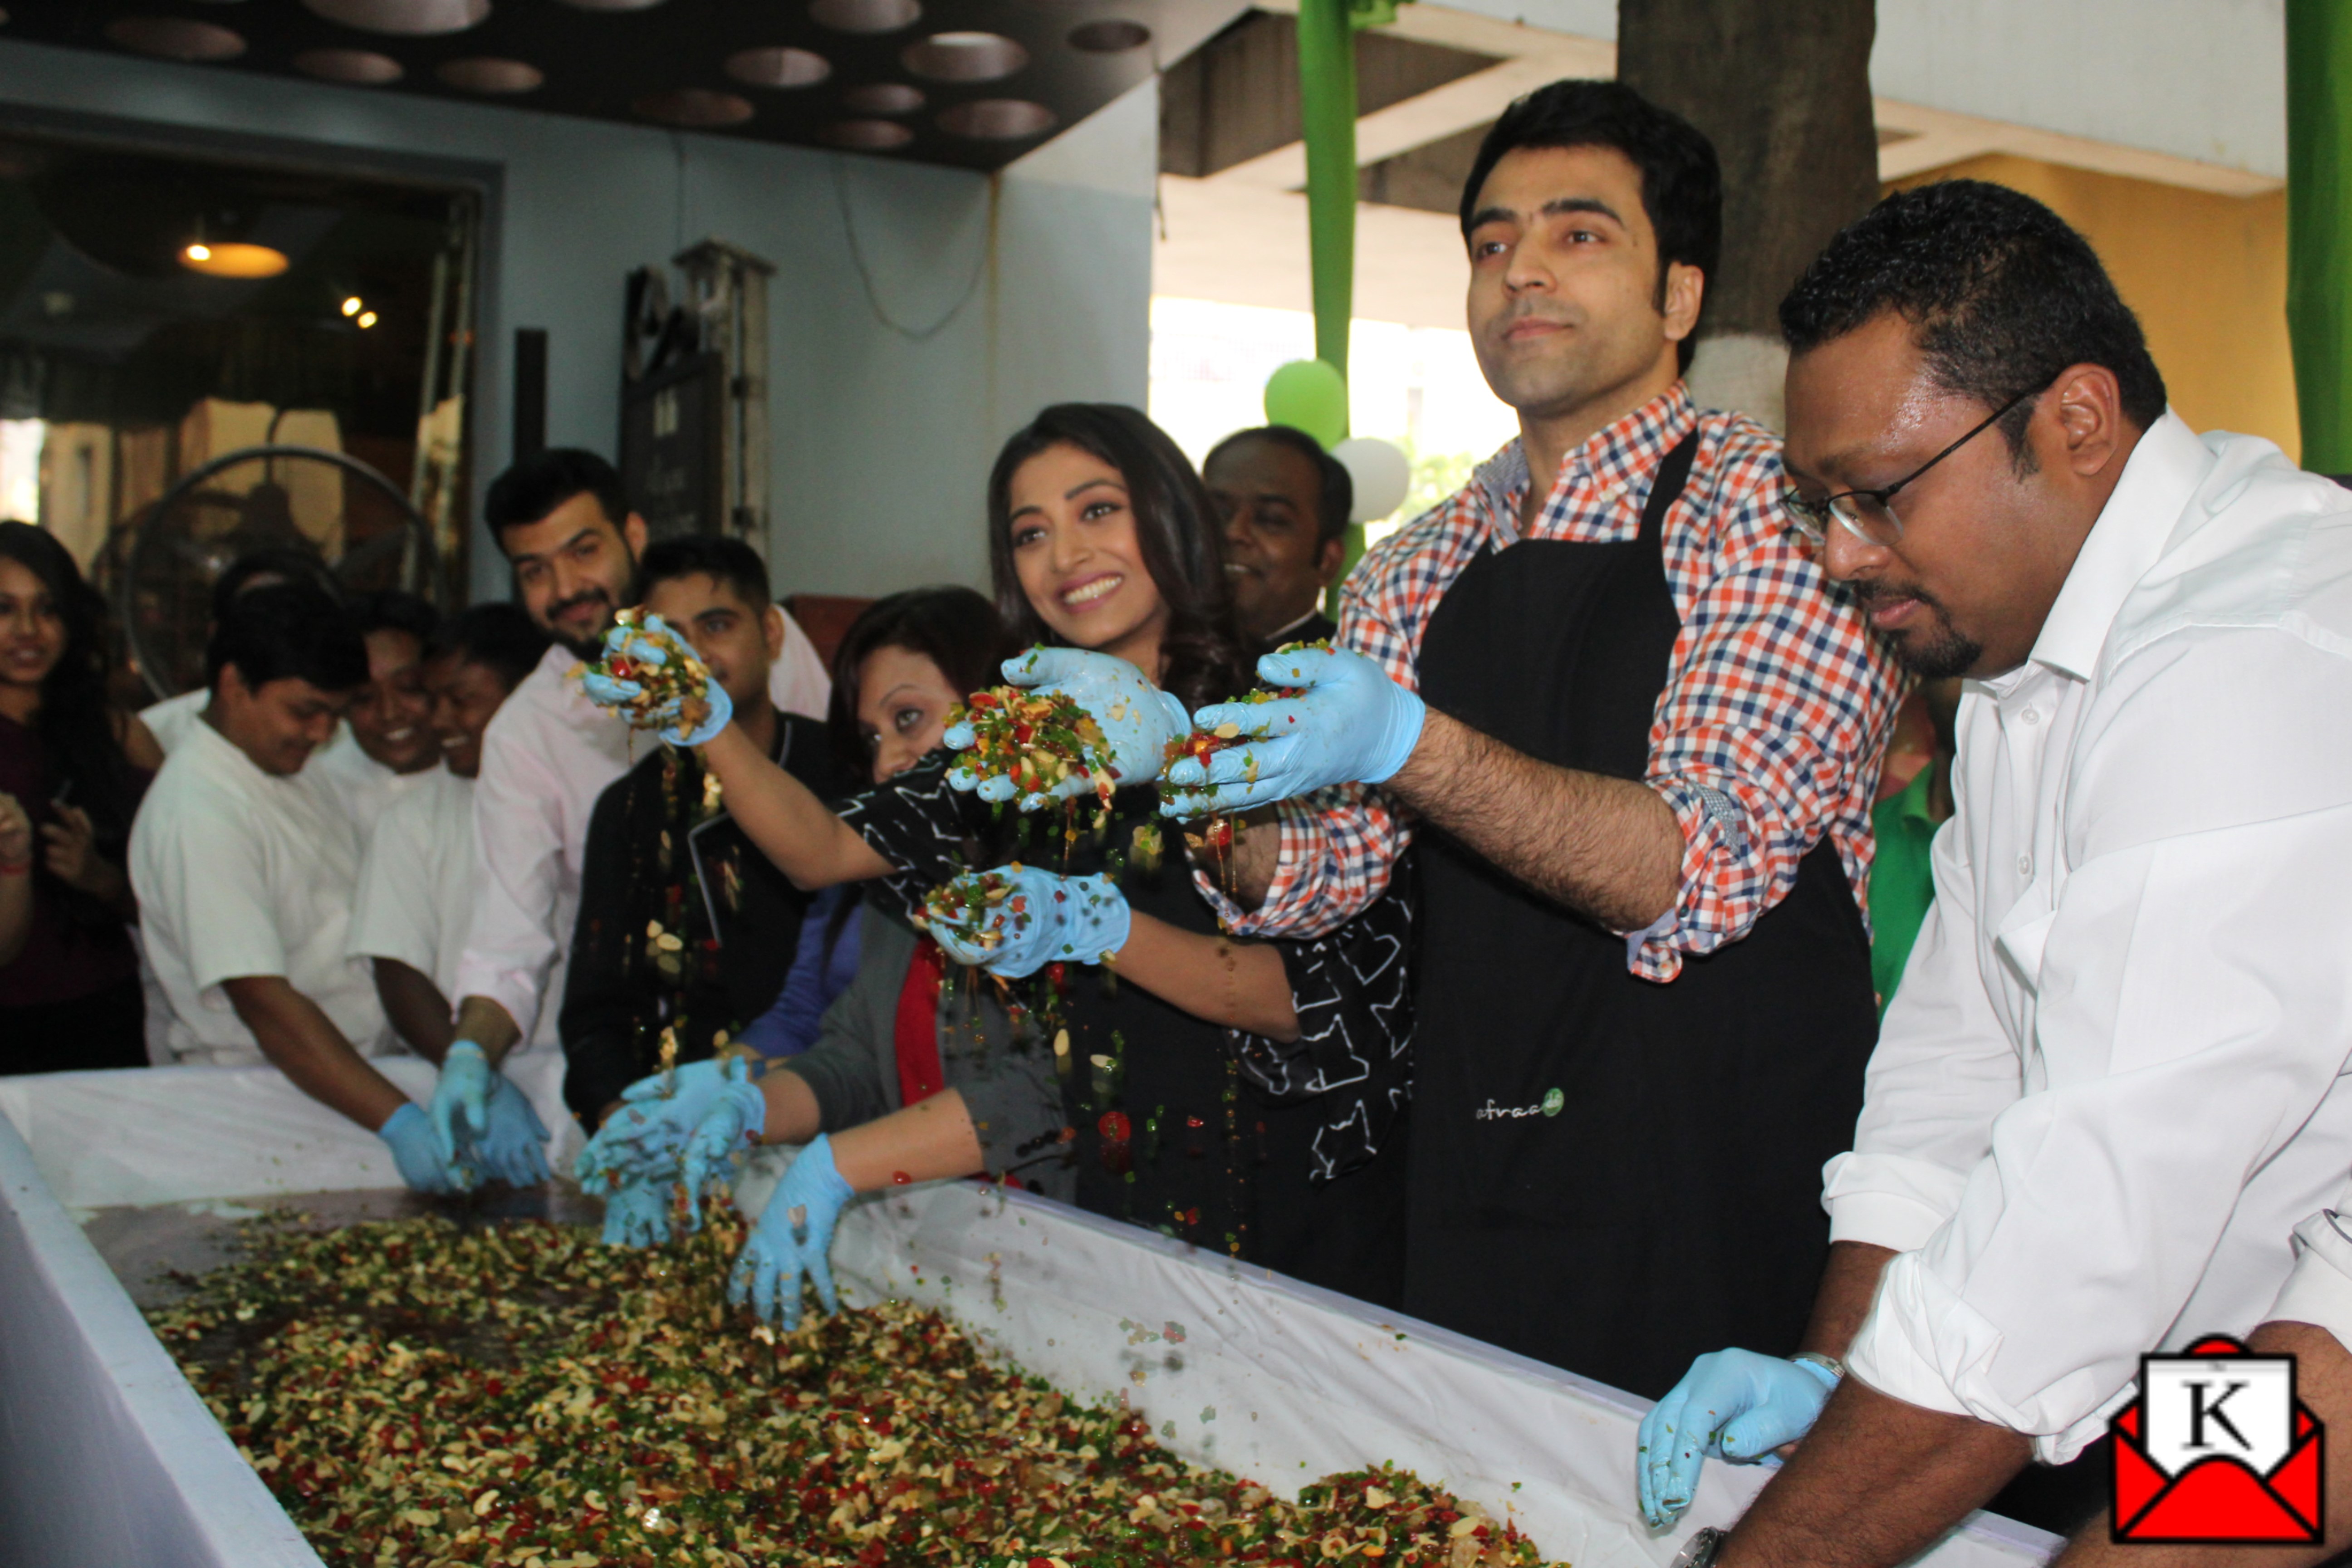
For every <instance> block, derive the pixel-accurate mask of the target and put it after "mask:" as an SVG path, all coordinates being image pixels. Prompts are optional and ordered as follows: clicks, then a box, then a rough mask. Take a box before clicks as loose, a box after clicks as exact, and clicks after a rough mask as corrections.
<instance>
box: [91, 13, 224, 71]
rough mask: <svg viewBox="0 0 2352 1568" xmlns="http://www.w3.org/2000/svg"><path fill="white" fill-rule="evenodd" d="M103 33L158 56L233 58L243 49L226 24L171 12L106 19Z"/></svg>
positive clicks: (183, 58) (193, 59)
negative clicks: (189, 18)
mask: <svg viewBox="0 0 2352 1568" xmlns="http://www.w3.org/2000/svg"><path fill="white" fill-rule="evenodd" d="M106 36H107V37H110V38H111V39H113V40H114V41H115V42H116V43H118V44H121V46H122V47H124V48H126V49H131V50H133V51H135V52H137V53H139V54H142V55H152V56H154V57H155V58H157V59H161V60H190V61H206V60H233V59H235V58H236V57H237V56H239V55H241V54H243V53H245V40H244V39H243V38H241V37H238V36H237V35H236V34H235V33H232V32H230V31H229V30H228V29H227V28H226V27H216V26H213V25H212V24H211V23H210V22H184V21H181V20H180V19H179V18H177V17H174V16H125V17H123V18H121V20H120V21H114V22H109V23H108V24H107V25H106Z"/></svg>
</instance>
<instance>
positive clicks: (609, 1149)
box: [572, 1057, 751, 1194]
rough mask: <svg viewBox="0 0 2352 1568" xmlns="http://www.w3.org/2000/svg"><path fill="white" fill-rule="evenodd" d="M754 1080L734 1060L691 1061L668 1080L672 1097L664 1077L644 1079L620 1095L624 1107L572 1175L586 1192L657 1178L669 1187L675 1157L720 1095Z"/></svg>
mask: <svg viewBox="0 0 2352 1568" xmlns="http://www.w3.org/2000/svg"><path fill="white" fill-rule="evenodd" d="M670 1077H671V1079H672V1082H671V1083H670V1085H669V1089H670V1092H669V1093H668V1094H667V1095H665V1094H664V1093H663V1092H662V1087H663V1086H662V1075H661V1074H659V1073H656V1074H654V1075H653V1076H652V1077H651V1078H641V1079H637V1081H636V1082H635V1083H633V1084H631V1085H629V1087H628V1088H626V1089H623V1090H622V1091H621V1104H620V1107H619V1109H617V1110H614V1112H613V1114H612V1115H610V1116H608V1117H606V1118H605V1119H604V1126H602V1127H600V1128H598V1129H597V1130H596V1135H595V1136H594V1137H593V1138H591V1139H589V1140H588V1146H587V1147H586V1148H585V1149H583V1150H581V1151H580V1158H579V1161H578V1162H577V1163H575V1164H574V1165H573V1166H572V1174H573V1175H574V1176H575V1177H576V1178H577V1179H578V1180H579V1183H580V1186H581V1189H582V1190H583V1192H589V1193H598V1194H610V1193H611V1192H613V1191H614V1189H615V1188H617V1187H619V1186H620V1185H621V1184H623V1183H625V1182H627V1181H630V1180H633V1179H635V1178H637V1177H641V1176H657V1177H659V1178H661V1180H662V1181H664V1182H665V1183H667V1182H668V1181H671V1180H673V1179H675V1178H676V1176H677V1157H678V1153H679V1152H680V1151H681V1150H683V1149H684V1148H685V1147H686V1141H687V1140H688V1138H690V1137H692V1136H693V1135H694V1129H695V1126H696V1124H697V1123H698V1122H700V1121H701V1120H702V1119H703V1118H704V1117H705V1116H707V1115H709V1113H710V1108H711V1106H712V1105H714V1104H716V1103H717V1102H718V1100H719V1091H720V1090H722V1089H725V1088H726V1087H727V1086H728V1085H729V1084H730V1083H741V1082H744V1081H745V1080H746V1079H750V1077H751V1063H750V1062H748V1061H746V1060H744V1059H743V1058H741V1057H732V1058H729V1059H728V1062H727V1064H726V1066H724V1067H721V1066H720V1065H719V1063H717V1062H715V1061H699V1062H688V1063H687V1064H686V1065H685V1066H684V1067H682V1068H678V1069H677V1071H675V1072H674V1073H672V1074H671V1075H670Z"/></svg>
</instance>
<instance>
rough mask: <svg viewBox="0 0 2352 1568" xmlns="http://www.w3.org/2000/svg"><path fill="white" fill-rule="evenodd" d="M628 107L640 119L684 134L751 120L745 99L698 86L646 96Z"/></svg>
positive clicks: (748, 104)
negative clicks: (670, 127)
mask: <svg viewBox="0 0 2352 1568" xmlns="http://www.w3.org/2000/svg"><path fill="white" fill-rule="evenodd" d="M629 107H630V108H631V109H632V110H635V112H636V113H637V114H638V116H639V117H641V118H643V119H646V120H651V121H656V122H657V123H659V124H663V125H675V126H677V127H679V128H680V129H681V130H687V131H707V130H710V129H712V128H713V127H716V126H722V125H740V124H742V123H743V121H747V120H749V119H751V115H752V112H753V111H752V109H751V104H750V103H749V102H748V101H747V100H743V99H740V98H738V97H736V96H735V95H734V94H733V93H731V92H713V91H711V90H710V89H708V88H701V87H684V88H680V89H677V91H676V92H653V93H647V94H646V96H645V97H643V98H640V99H638V100H636V101H635V102H634V103H631V104H630V105H629Z"/></svg>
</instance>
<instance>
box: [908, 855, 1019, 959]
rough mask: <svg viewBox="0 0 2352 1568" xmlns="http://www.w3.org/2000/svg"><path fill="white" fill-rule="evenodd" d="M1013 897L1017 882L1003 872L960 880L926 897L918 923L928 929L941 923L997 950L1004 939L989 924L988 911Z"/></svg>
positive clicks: (952, 881)
mask: <svg viewBox="0 0 2352 1568" xmlns="http://www.w3.org/2000/svg"><path fill="white" fill-rule="evenodd" d="M1011 897H1013V879H1012V878H1010V877H1008V876H1006V875H1005V874H1004V873H1003V871H1001V870H999V871H982V872H980V873H979V874H978V875H976V876H974V875H966V876H961V877H956V878H952V879H949V880H948V881H945V882H942V883H940V885H939V886H938V887H936V888H933V889H931V890H930V891H929V892H928V893H925V894H924V895H923V902H922V907H921V908H919V910H916V911H915V923H916V924H917V925H919V926H924V927H928V926H929V924H930V923H931V922H932V921H939V922H940V924H942V925H945V926H947V927H949V928H950V929H952V930H956V931H963V932H966V933H968V935H967V940H969V941H971V942H975V943H977V944H978V945H979V946H981V947H983V948H987V949H991V950H993V949H994V948H995V947H996V946H997V945H998V944H999V943H1001V942H1003V940H1004V938H1003V934H1002V933H1001V932H999V931H997V930H995V928H994V927H992V926H991V925H990V924H989V922H988V911H989V910H992V909H994V908H995V907H996V906H997V905H999V904H1001V903H1003V901H1004V900H1006V899H1008V898H1011Z"/></svg>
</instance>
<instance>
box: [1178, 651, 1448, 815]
mask: <svg viewBox="0 0 2352 1568" xmlns="http://www.w3.org/2000/svg"><path fill="white" fill-rule="evenodd" d="M1257 674H1258V679H1261V680H1264V681H1265V682H1267V683H1268V684H1269V685H1274V686H1285V687H1297V688H1304V692H1303V694H1302V695H1300V696H1297V697H1283V698H1277V699H1276V700H1274V701H1272V702H1214V703H1211V704H1210V705H1209V706H1208V707H1206V708H1203V709H1202V710H1199V711H1198V712H1196V713H1194V714H1193V715H1192V722H1193V723H1195V724H1197V725H1198V726H1200V728H1202V730H1204V731H1210V732H1211V733H1214V732H1215V731H1217V730H1219V729H1221V728H1223V726H1225V725H1228V724H1232V725H1235V726H1237V727H1238V728H1239V729H1240V731H1241V733H1242V734H1244V735H1251V736H1256V737H1259V739H1258V740H1257V741H1256V742H1255V743H1253V744H1250V745H1245V746H1234V747H1232V748H1230V749H1228V750H1226V751H1223V752H1218V753H1217V754H1216V755H1214V756H1213V757H1211V758H1210V759H1209V762H1208V765H1207V766H1206V767H1205V768H1204V767H1202V764H1201V762H1200V759H1198V758H1196V757H1184V758H1181V759H1180V760H1179V761H1178V762H1177V763H1175V765H1174V766H1172V767H1171V768H1170V769H1169V770H1168V780H1167V782H1168V783H1169V784H1171V785H1173V786H1177V787H1178V788H1179V789H1180V790H1181V798H1179V799H1176V800H1172V801H1167V802H1163V803H1162V804H1161V805H1160V810H1161V811H1162V812H1164V813H1166V814H1167V815H1168V816H1202V815H1205V814H1207V813H1211V812H1219V813H1223V812H1234V811H1244V810H1246V809H1248V808H1249V807H1251V806H1253V805H1265V804H1266V803H1268V802H1270V801H1277V800H1289V799H1291V798H1292V797H1293V796H1296V795H1306V794H1308V793H1310V792H1311V791H1314V790H1318V789H1322V788H1324V787H1325V786H1327V785H1329V784H1380V783H1382V782H1384V781H1386V780H1388V779H1391V778H1393V777H1395V776H1396V773H1397V770H1398V769H1399V768H1402V767H1403V766H1404V764H1405V761H1406V759H1408V758H1409V757H1411V756H1412V748H1413V745H1414V743H1415V742H1418V741H1419V740H1420V739H1421V726H1422V721H1423V719H1424V718H1425V717H1426V716H1427V711H1428V710H1426V709H1425V708H1423V705H1422V700H1421V699H1420V698H1418V697H1416V696H1414V695H1413V694H1412V692H1410V691H1407V690H1406V689H1404V688H1403V687H1402V686H1399V685H1398V684H1397V683H1396V682H1395V681H1393V680H1391V679H1389V678H1388V675H1387V673H1386V672H1385V671H1383V670H1382V669H1381V667H1380V666H1379V665H1378V664H1375V663H1374V662H1373V661H1372V660H1370V659H1369V658H1365V657H1364V656H1363V655H1362V654H1360V653H1346V652H1342V651H1339V650H1337V649H1330V648H1294V649H1292V650H1290V651H1289V652H1286V653H1270V654H1267V655H1266V656H1265V658H1261V659H1259V660H1258V661H1257Z"/></svg>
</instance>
